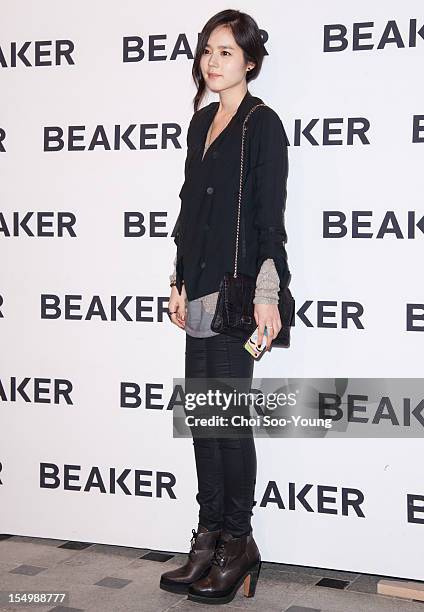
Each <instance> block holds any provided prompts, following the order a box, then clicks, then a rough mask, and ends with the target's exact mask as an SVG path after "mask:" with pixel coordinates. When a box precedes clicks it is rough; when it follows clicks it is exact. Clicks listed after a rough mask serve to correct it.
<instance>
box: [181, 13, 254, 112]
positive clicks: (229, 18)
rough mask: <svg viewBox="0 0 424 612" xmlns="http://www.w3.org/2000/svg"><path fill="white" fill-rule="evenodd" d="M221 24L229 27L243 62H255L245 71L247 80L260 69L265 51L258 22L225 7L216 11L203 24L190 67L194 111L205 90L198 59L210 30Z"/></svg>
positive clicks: (203, 49)
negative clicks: (192, 82)
mask: <svg viewBox="0 0 424 612" xmlns="http://www.w3.org/2000/svg"><path fill="white" fill-rule="evenodd" d="M222 25H226V26H228V27H230V28H231V31H232V33H233V36H234V39H235V41H236V43H237V44H238V46H239V47H241V49H242V50H243V55H244V59H245V62H246V63H247V62H255V67H254V68H252V69H251V70H249V71H248V72H247V73H246V80H247V82H248V83H249V81H251V80H252V79H255V78H256V77H257V76H258V74H259V72H260V71H261V67H262V61H263V58H264V56H265V55H266V51H265V47H264V44H263V41H262V36H261V32H260V30H259V27H258V24H257V23H256V21H255V20H254V19H253V17H251V16H250V15H247V14H246V13H242V12H240V11H236V10H233V9H226V10H225V11H221V12H219V13H217V14H216V15H214V16H213V17H211V18H210V19H209V20H208V21H207V22H206V24H205V25H204V26H203V29H202V31H201V33H200V34H199V38H198V41H197V46H196V52H195V56H194V61H193V68H192V75H193V80H194V82H195V85H196V87H197V92H196V95H195V96H194V98H193V106H194V112H196V111H197V110H198V108H199V106H200V103H201V101H202V99H203V96H204V95H205V90H206V83H205V80H204V78H203V75H202V71H201V69H200V59H201V57H202V55H203V53H204V51H205V47H206V45H207V43H208V40H209V36H210V35H211V33H212V31H213V30H214V29H215V28H216V27H218V26H222Z"/></svg>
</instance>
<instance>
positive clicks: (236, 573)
mask: <svg viewBox="0 0 424 612" xmlns="http://www.w3.org/2000/svg"><path fill="white" fill-rule="evenodd" d="M264 54H265V49H264V46H263V43H262V39H261V35H260V31H259V28H258V26H257V24H256V22H255V21H254V19H252V18H251V17H250V16H248V15H246V14H244V13H241V12H239V11H236V10H225V11H222V12H220V13H218V14H217V15H215V16H214V17H212V18H211V19H210V20H209V21H208V22H207V23H206V25H205V27H204V28H203V30H202V32H201V34H200V37H199V41H198V45H197V49H196V55H195V59H194V64H193V78H194V81H195V83H196V85H197V88H198V91H197V94H196V96H195V99H194V111H195V112H194V115H193V117H192V119H191V122H190V125H189V128H188V133H187V157H186V161H185V181H184V184H183V186H182V188H181V191H180V197H181V200H182V203H181V210H180V214H179V216H178V219H177V223H176V225H175V228H174V231H173V235H174V236H175V238H174V240H175V244H176V245H177V254H176V257H175V261H174V272H173V273H172V274H171V276H170V281H171V287H172V289H171V296H170V299H169V306H168V314H169V317H170V319H171V321H172V322H173V323H174V324H175V325H176V326H178V327H179V328H180V329H183V330H185V332H186V352H185V377H186V380H190V381H191V382H190V384H191V385H192V386H191V388H190V390H191V389H196V391H199V390H201V389H202V385H204V382H203V381H204V379H205V378H206V377H225V378H236V379H237V390H245V391H246V390H247V391H248V390H249V389H250V384H251V380H252V376H253V364H254V360H253V357H252V356H251V355H250V354H249V353H248V352H247V351H246V350H245V349H244V348H243V342H242V341H241V340H240V339H238V338H234V337H231V336H228V335H224V334H219V333H215V332H213V331H212V330H211V328H210V324H211V321H212V318H213V315H214V312H215V307H216V298H217V295H218V291H219V285H220V281H221V279H222V277H223V275H224V273H225V272H227V271H231V270H232V269H233V264H234V245H235V228H236V222H237V202H238V192H239V180H240V147H241V135H242V124H243V120H244V118H245V117H246V115H247V113H248V112H249V111H250V110H251V109H252V108H253V107H254V106H255V105H257V104H259V103H262V100H261V99H260V98H258V97H255V96H252V95H251V93H250V92H249V90H248V88H247V83H248V82H249V81H250V80H252V79H253V78H255V77H256V76H257V75H258V74H259V72H260V69H261V66H262V61H263V57H264ZM206 88H208V89H209V90H210V91H212V92H214V93H218V94H219V102H212V103H210V104H209V105H207V106H205V107H203V108H201V109H199V108H198V107H199V104H200V101H201V100H202V98H203V96H204V93H205V90H206ZM287 144H288V142H287V137H286V135H285V131H284V128H283V125H282V123H281V120H280V119H279V117H278V115H277V113H276V112H275V111H274V110H272V109H271V108H269V107H268V106H263V107H261V108H258V109H256V110H255V111H254V112H252V114H251V116H250V117H249V119H248V130H247V132H246V137H245V153H244V164H243V165H244V170H243V175H244V178H243V188H242V194H243V195H242V212H241V221H240V248H239V257H238V270H239V271H240V272H244V273H246V274H250V275H251V276H254V277H256V279H257V281H256V292H255V298H254V304H255V307H254V316H255V321H256V323H257V325H258V327H259V338H258V341H259V343H261V342H262V338H263V335H264V330H265V327H266V328H267V346H266V350H269V349H270V347H271V343H272V339H273V338H274V337H275V336H276V335H277V334H278V333H279V331H280V329H281V320H280V315H279V311H278V306H277V304H278V291H279V289H280V287H281V286H283V283H286V282H287V280H288V277H289V270H288V265H287V256H286V251H285V247H284V242H285V241H286V239H287V237H286V232H285V227H284V221H283V214H284V206H285V195H286V180H287V166H288V164H287ZM195 379H202V381H200V382H199V385H197V386H196V385H195V384H194V382H195ZM240 381H241V382H240ZM187 390H188V386H187V383H186V388H185V391H186V392H187ZM208 409H209V410H210V409H211V408H210V406H209V407H208V406H206V407H204V408H203V415H207V414H208ZM246 414H248V412H247V413H246ZM196 416H198V414H196ZM191 431H192V435H193V445H194V454H195V461H196V470H197V479H198V493H197V495H196V500H197V502H198V503H199V506H200V510H199V524H198V527H197V530H194V529H193V530H192V532H193V537H192V539H191V550H190V552H189V555H188V559H187V562H186V563H185V564H184V565H183V566H182V567H179V568H178V569H176V570H171V571H168V572H165V573H164V574H162V576H161V583H160V586H161V588H163V589H166V590H170V591H173V592H177V593H184V592H187V593H188V598H189V599H191V600H193V601H199V602H203V603H227V602H229V601H231V600H232V599H233V598H234V595H235V593H236V592H237V590H238V588H239V586H240V585H241V583H242V582H243V581H244V593H245V595H246V596H248V597H251V596H253V595H254V594H255V588H256V582H257V579H258V575H259V569H260V553H259V550H258V547H257V545H256V543H255V540H254V538H253V535H252V527H251V522H250V520H251V516H252V514H253V513H252V508H253V505H254V503H255V502H254V489H255V482H256V452H255V444H254V438H253V434H252V431H251V429H250V428H244V429H243V431H241V430H240V428H239V429H238V430H237V428H234V430H232V431H230V434H231V435H230V437H229V436H228V435H226V436H225V437H224V436H222V437H221V436H219V435H208V434H207V433H206V435H205V432H204V431H203V432H202V434H203V435H201V433H200V431H199V430H197V429H196V428H194V427H193V428H191Z"/></svg>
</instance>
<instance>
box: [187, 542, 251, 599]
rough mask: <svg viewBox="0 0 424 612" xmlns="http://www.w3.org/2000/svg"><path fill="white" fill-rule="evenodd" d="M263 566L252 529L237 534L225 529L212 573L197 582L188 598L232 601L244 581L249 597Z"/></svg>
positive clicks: (217, 549)
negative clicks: (237, 536)
mask: <svg viewBox="0 0 424 612" xmlns="http://www.w3.org/2000/svg"><path fill="white" fill-rule="evenodd" d="M260 567H261V556H260V554H259V549H258V547H257V545H256V542H255V540H254V539H253V535H252V534H251V533H249V534H245V535H242V536H240V537H239V538H234V537H233V536H232V535H231V534H229V533H227V532H225V531H223V532H222V534H221V537H220V539H219V541H218V543H217V547H216V549H215V554H214V557H213V559H212V566H211V569H210V571H209V573H208V574H207V575H206V576H205V577H204V578H200V579H199V580H197V581H196V582H193V583H192V584H191V586H190V588H189V590H188V599H190V600H191V601H197V602H200V603H205V604H224V603H228V602H229V601H232V600H233V599H234V596H235V594H236V593H237V591H238V589H239V587H240V586H241V584H242V582H244V595H245V597H253V596H254V595H255V591H256V584H257V581H258V577H259V571H260Z"/></svg>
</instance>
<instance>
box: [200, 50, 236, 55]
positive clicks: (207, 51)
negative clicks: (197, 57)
mask: <svg viewBox="0 0 424 612" xmlns="http://www.w3.org/2000/svg"><path fill="white" fill-rule="evenodd" d="M206 53H209V49H204V51H203V55H205V54H206ZM223 53H226V54H227V55H231V53H230V52H229V51H223Z"/></svg>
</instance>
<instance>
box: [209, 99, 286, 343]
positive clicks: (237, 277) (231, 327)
mask: <svg viewBox="0 0 424 612" xmlns="http://www.w3.org/2000/svg"><path fill="white" fill-rule="evenodd" d="M259 106H266V105H265V104H257V105H256V106H254V107H253V108H251V109H250V111H249V113H248V114H247V116H246V118H245V119H244V122H243V132H242V141H241V159H240V188H239V201H238V216H237V233H236V250H235V260H234V272H226V273H225V274H224V278H223V279H222V281H221V284H220V287H219V294H218V300H217V304H216V310H215V314H214V317H213V319H212V323H211V329H212V331H214V332H218V333H222V334H227V335H229V336H235V337H237V338H241V339H242V340H244V341H245V340H247V338H248V337H249V336H250V335H251V334H252V333H253V331H254V330H255V329H256V327H257V325H256V321H255V317H254V308H255V305H254V304H253V299H254V297H255V289H256V278H254V277H253V276H250V275H247V274H243V273H237V259H238V242H239V230H240V209H241V191H242V178H243V157H244V137H245V132H246V122H247V119H248V118H249V116H250V115H251V113H252V112H253V111H254V110H255V109H256V108H258V107H259ZM278 297H279V303H278V310H279V313H280V318H281V325H282V327H281V329H280V331H279V333H278V335H277V336H276V337H275V338H274V339H273V341H272V344H271V346H284V347H288V346H290V328H291V326H292V325H293V323H294V299H293V296H292V294H291V291H290V289H289V288H288V286H287V285H285V286H284V287H280V290H279V292H278Z"/></svg>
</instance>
